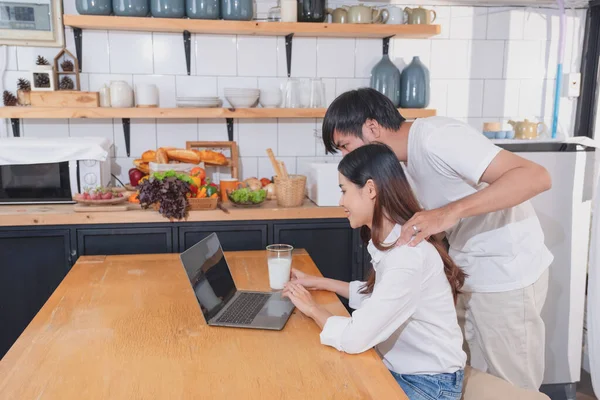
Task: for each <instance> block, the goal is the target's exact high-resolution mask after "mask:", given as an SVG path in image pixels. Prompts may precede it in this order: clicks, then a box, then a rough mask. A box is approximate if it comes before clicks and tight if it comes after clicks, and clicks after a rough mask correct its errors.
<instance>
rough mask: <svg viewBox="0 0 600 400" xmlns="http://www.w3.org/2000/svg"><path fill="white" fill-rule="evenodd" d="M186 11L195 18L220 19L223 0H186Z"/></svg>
mask: <svg viewBox="0 0 600 400" xmlns="http://www.w3.org/2000/svg"><path fill="white" fill-rule="evenodd" d="M185 13H186V15H187V16H188V17H189V18H193V19H219V18H220V15H221V0H186V2H185Z"/></svg>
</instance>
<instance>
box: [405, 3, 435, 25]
mask: <svg viewBox="0 0 600 400" xmlns="http://www.w3.org/2000/svg"><path fill="white" fill-rule="evenodd" d="M404 12H406V15H407V16H408V18H407V22H408V23H409V24H424V25H427V24H431V23H432V22H433V21H435V18H436V16H437V15H436V13H435V11H433V10H428V9H426V8H423V7H417V8H410V7H406V8H405V9H404Z"/></svg>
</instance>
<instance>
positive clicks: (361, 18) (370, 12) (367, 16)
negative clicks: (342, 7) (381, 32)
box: [348, 5, 388, 24]
mask: <svg viewBox="0 0 600 400" xmlns="http://www.w3.org/2000/svg"><path fill="white" fill-rule="evenodd" d="M387 19H388V12H387V10H386V9H380V10H378V9H376V8H373V7H367V6H363V5H358V6H352V7H350V8H349V9H348V22H349V23H351V24H380V23H385V22H386V21H387Z"/></svg>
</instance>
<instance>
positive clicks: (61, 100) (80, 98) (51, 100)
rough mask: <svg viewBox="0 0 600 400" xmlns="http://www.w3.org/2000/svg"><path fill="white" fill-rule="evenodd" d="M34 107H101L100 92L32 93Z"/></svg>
mask: <svg viewBox="0 0 600 400" xmlns="http://www.w3.org/2000/svg"><path fill="white" fill-rule="evenodd" d="M31 105H32V106H33V107H57V108H58V107H85V108H93V107H99V106H100V95H99V93H98V92H80V91H77V90H59V91H54V92H37V91H32V92H31Z"/></svg>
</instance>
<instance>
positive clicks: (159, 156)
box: [156, 148, 169, 164]
mask: <svg viewBox="0 0 600 400" xmlns="http://www.w3.org/2000/svg"><path fill="white" fill-rule="evenodd" d="M156 162H157V163H158V164H168V163H169V156H168V155H167V152H166V150H165V149H163V148H160V149H158V150H156Z"/></svg>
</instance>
